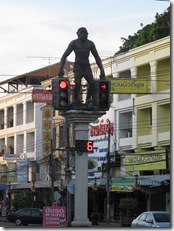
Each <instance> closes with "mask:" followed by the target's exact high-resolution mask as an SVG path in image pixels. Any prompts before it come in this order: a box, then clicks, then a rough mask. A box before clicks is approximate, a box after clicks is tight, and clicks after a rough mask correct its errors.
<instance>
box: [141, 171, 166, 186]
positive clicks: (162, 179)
mask: <svg viewBox="0 0 174 231" xmlns="http://www.w3.org/2000/svg"><path fill="white" fill-rule="evenodd" d="M138 184H139V185H141V186H150V187H158V186H164V185H168V184H170V174H165V175H156V176H155V175H154V176H150V177H148V178H146V179H142V180H138Z"/></svg>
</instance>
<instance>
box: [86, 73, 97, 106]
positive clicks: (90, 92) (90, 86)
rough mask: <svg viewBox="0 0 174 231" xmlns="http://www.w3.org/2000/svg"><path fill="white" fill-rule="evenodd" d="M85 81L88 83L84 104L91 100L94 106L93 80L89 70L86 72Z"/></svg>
mask: <svg viewBox="0 0 174 231" xmlns="http://www.w3.org/2000/svg"><path fill="white" fill-rule="evenodd" d="M85 79H86V81H87V82H88V90H87V96H86V102H87V103H88V102H89V101H90V100H92V102H93V104H94V105H95V92H94V78H93V75H92V71H91V70H89V71H88V75H87V76H86V77H85Z"/></svg>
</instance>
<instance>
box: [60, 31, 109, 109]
mask: <svg viewBox="0 0 174 231" xmlns="http://www.w3.org/2000/svg"><path fill="white" fill-rule="evenodd" d="M77 36H78V38H77V39H75V40H73V41H71V42H70V44H69V45H68V47H67V49H66V50H65V52H64V54H63V55H62V58H61V60H60V69H59V72H58V76H59V77H63V75H64V71H63V67H64V65H65V61H66V58H67V57H68V56H69V55H70V53H71V52H72V51H74V53H75V63H74V68H73V71H74V79H75V93H74V94H75V95H74V98H75V100H74V104H75V105H78V104H79V103H80V99H79V93H80V88H81V79H82V78H83V77H84V78H85V79H86V81H87V82H88V85H89V87H88V92H87V97H86V103H88V101H89V100H90V98H91V97H92V100H93V102H95V100H94V78H93V74H92V70H91V66H90V63H89V54H90V52H91V53H92V55H93V56H94V58H95V60H96V63H97V65H98V67H99V68H100V79H105V72H104V69H103V65H102V62H101V59H100V57H99V54H98V52H97V49H96V47H95V44H94V43H93V42H92V41H90V40H88V39H87V38H88V31H87V29H86V28H85V27H81V28H79V29H78V31H77Z"/></svg>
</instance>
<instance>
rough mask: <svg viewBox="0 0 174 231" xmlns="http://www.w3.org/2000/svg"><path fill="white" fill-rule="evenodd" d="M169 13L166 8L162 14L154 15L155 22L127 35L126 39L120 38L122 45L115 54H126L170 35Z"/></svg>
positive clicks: (169, 10) (168, 9)
mask: <svg viewBox="0 0 174 231" xmlns="http://www.w3.org/2000/svg"><path fill="white" fill-rule="evenodd" d="M170 12H171V8H170V7H168V8H167V10H166V11H164V13H163V14H158V13H156V16H155V21H154V22H153V23H151V24H148V25H146V26H144V27H143V24H142V23H140V26H141V27H142V29H140V30H138V31H137V32H136V33H134V35H129V36H128V38H127V39H126V38H123V37H122V38H121V40H122V42H123V45H122V46H121V47H120V48H119V51H117V52H116V53H115V54H120V53H123V52H126V51H128V50H130V49H133V48H135V47H139V46H142V45H144V44H147V43H150V42H153V41H156V40H158V39H161V38H164V37H167V36H169V35H170Z"/></svg>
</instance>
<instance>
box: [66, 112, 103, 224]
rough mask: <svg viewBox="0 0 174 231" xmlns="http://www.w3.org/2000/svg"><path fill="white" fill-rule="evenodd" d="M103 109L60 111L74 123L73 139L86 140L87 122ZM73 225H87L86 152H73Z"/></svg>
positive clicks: (92, 119)
mask: <svg viewBox="0 0 174 231" xmlns="http://www.w3.org/2000/svg"><path fill="white" fill-rule="evenodd" d="M104 114H105V111H84V110H68V111H66V112H62V116H64V117H65V119H66V121H67V122H68V124H74V125H75V139H76V140H88V132H89V123H92V122H94V121H96V119H98V118H99V117H101V116H102V115H104ZM74 207H75V208H74V211H75V214H74V220H73V221H72V222H71V225H72V226H73V227H89V226H91V222H90V221H89V219H88V153H87V152H79V151H76V152H75V206H74Z"/></svg>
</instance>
